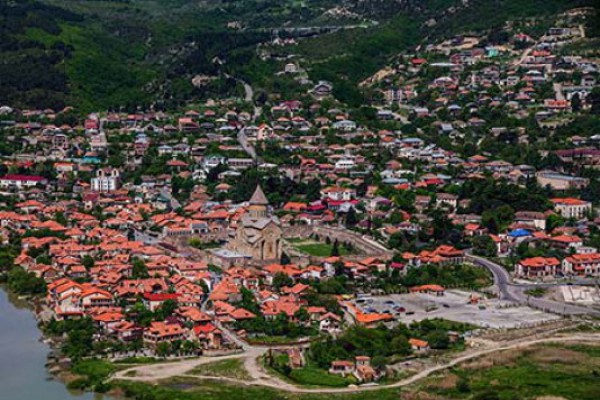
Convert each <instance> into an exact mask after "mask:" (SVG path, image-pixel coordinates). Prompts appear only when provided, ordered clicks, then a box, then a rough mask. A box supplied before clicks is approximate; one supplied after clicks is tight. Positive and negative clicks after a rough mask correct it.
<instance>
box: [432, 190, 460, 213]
mask: <svg viewBox="0 0 600 400" xmlns="http://www.w3.org/2000/svg"><path fill="white" fill-rule="evenodd" d="M435 204H436V206H437V207H442V206H448V207H450V208H453V209H454V208H456V207H457V205H458V196H457V195H455V194H450V193H438V195H437V198H436V201H435Z"/></svg>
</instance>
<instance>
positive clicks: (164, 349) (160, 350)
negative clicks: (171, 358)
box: [156, 342, 171, 357]
mask: <svg viewBox="0 0 600 400" xmlns="http://www.w3.org/2000/svg"><path fill="white" fill-rule="evenodd" d="M169 354H171V343H169V342H162V343H159V344H158V345H157V346H156V355H157V356H159V357H166V356H168V355H169Z"/></svg>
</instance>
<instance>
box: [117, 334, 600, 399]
mask: <svg viewBox="0 0 600 400" xmlns="http://www.w3.org/2000/svg"><path fill="white" fill-rule="evenodd" d="M598 340H600V334H577V335H571V336H556V337H550V338H540V339H528V340H517V341H513V342H506V343H498V344H496V345H493V346H492V347H489V348H487V349H481V350H471V351H466V352H464V353H462V355H460V356H458V357H456V358H454V359H453V360H451V361H449V362H447V363H444V364H439V365H436V366H433V367H430V368H427V369H424V370H423V371H421V372H419V373H417V374H415V375H412V376H410V377H408V378H406V379H402V380H400V381H398V382H395V383H392V384H389V385H380V386H357V387H347V388H331V389H328V388H318V389H313V388H302V387H298V386H294V385H292V384H290V383H288V382H284V381H282V380H281V379H279V378H277V377H275V376H271V375H268V374H266V373H265V372H264V371H263V369H262V367H261V366H260V365H259V362H258V358H259V357H260V356H261V355H263V354H264V353H265V352H266V351H267V350H266V349H261V348H249V349H247V350H246V352H245V353H242V354H236V355H231V356H223V357H202V358H199V359H194V360H185V361H181V362H176V363H173V362H172V363H162V364H153V365H143V366H136V367H132V368H128V369H125V370H122V371H119V372H117V373H115V374H114V375H113V376H112V377H111V379H112V380H134V381H148V382H153V381H159V380H162V379H168V378H172V377H176V376H183V377H189V378H196V379H208V380H218V381H223V382H229V383H234V384H239V385H244V386H248V385H255V386H266V387H270V388H273V389H277V390H282V391H288V392H293V393H353V392H362V391H372V390H381V389H389V388H397V387H403V386H408V385H411V384H413V383H416V382H418V381H420V380H422V379H424V378H426V377H428V376H430V375H432V374H435V373H436V372H440V371H443V370H446V369H448V368H451V367H454V366H456V365H458V364H461V363H464V362H465V361H469V360H473V359H476V358H479V357H481V356H485V355H487V354H491V353H495V352H499V351H504V350H511V349H519V348H526V347H529V346H534V345H537V344H542V343H565V342H590V341H593V342H596V343H597V342H598ZM232 358H244V366H245V367H246V369H247V370H248V373H249V374H250V376H251V377H252V379H251V380H248V381H244V380H239V379H234V378H224V377H216V376H198V375H189V374H188V372H189V371H190V370H192V369H193V368H195V367H196V366H198V365H202V364H207V363H211V362H216V361H220V360H226V359H232ZM131 371H135V374H134V376H128V375H133V374H132V373H131Z"/></svg>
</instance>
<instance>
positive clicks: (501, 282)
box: [467, 255, 600, 317]
mask: <svg viewBox="0 0 600 400" xmlns="http://www.w3.org/2000/svg"><path fill="white" fill-rule="evenodd" d="M467 257H468V258H469V259H470V260H471V261H472V262H473V263H475V264H477V265H479V266H482V267H485V268H487V269H488V270H490V272H491V273H492V275H493V276H494V287H495V288H496V290H497V292H498V295H499V297H500V299H502V300H508V301H513V302H516V303H520V304H526V305H528V306H530V307H533V308H537V309H540V310H544V311H548V312H552V313H555V314H560V315H578V316H580V315H591V316H594V317H600V311H597V310H595V309H593V308H588V307H584V306H578V305H573V304H568V303H562V302H558V301H553V300H548V299H543V298H537V297H533V296H528V295H527V294H526V293H525V291H526V290H527V289H530V288H532V287H536V286H538V285H519V284H515V283H514V282H513V280H512V278H511V276H510V274H509V273H508V271H506V269H505V268H504V267H503V266H501V265H499V264H496V263H495V262H493V261H490V260H488V259H486V258H483V257H478V256H474V255H468V256H467Z"/></svg>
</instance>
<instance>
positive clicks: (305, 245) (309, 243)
mask: <svg viewBox="0 0 600 400" xmlns="http://www.w3.org/2000/svg"><path fill="white" fill-rule="evenodd" d="M291 244H292V246H293V247H294V248H295V249H297V250H298V251H301V252H303V253H306V254H308V255H310V256H314V257H329V256H330V255H331V251H332V250H333V244H327V243H321V242H316V241H314V240H302V241H293V242H291ZM338 249H339V253H340V256H345V255H348V254H350V252H349V251H348V249H346V248H345V247H344V246H343V245H341V244H340V245H339V246H338Z"/></svg>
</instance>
